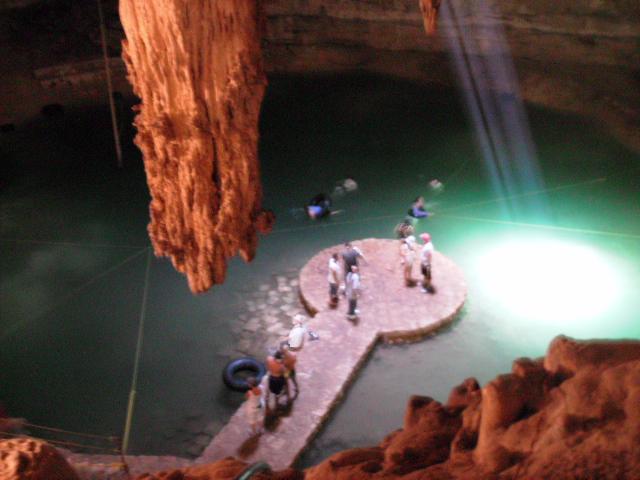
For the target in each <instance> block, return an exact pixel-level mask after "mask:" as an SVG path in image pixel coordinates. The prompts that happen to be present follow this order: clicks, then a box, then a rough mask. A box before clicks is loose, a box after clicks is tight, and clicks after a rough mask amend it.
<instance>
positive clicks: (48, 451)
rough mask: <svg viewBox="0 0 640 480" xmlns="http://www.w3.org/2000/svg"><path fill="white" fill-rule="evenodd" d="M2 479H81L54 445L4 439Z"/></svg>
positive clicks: (0, 464)
mask: <svg viewBox="0 0 640 480" xmlns="http://www.w3.org/2000/svg"><path fill="white" fill-rule="evenodd" d="M0 480H79V479H78V475H76V473H75V472H74V471H73V469H72V468H71V467H70V466H69V464H68V463H67V461H66V460H65V459H64V457H63V456H62V455H61V454H60V453H59V452H58V451H57V450H56V449H55V448H53V447H52V446H51V445H49V444H47V443H44V442H41V441H40V440H34V439H32V438H14V439H11V440H0Z"/></svg>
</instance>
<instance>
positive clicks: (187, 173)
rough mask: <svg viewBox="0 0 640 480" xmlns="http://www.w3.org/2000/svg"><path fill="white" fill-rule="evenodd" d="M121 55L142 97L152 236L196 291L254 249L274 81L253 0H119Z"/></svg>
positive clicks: (265, 218)
mask: <svg viewBox="0 0 640 480" xmlns="http://www.w3.org/2000/svg"><path fill="white" fill-rule="evenodd" d="M120 18H121V20H122V25H123V27H124V31H125V34H126V37H127V38H126V40H124V41H123V58H124V60H125V63H126V65H127V70H128V73H129V76H128V78H129V81H130V82H131V84H132V85H133V88H134V91H135V93H136V94H137V95H138V97H140V99H141V100H142V103H141V104H140V106H139V107H138V108H139V114H138V115H137V117H136V120H135V125H136V127H137V129H138V135H137V136H136V144H137V145H138V147H139V148H140V150H142V154H143V157H144V165H145V170H146V174H147V183H148V184H149V190H150V193H151V205H150V208H149V209H150V215H151V223H150V224H149V235H150V237H151V241H152V243H153V248H154V251H155V253H156V255H158V256H167V257H170V258H171V260H172V262H173V265H174V266H175V268H176V269H177V270H179V271H181V272H183V273H185V274H186V275H187V278H188V280H189V287H190V288H191V290H192V291H193V292H203V291H205V290H207V289H208V288H209V287H211V286H212V285H213V284H216V283H221V282H223V281H224V278H225V273H226V261H227V259H228V258H229V257H231V256H234V255H236V254H237V253H238V252H239V253H240V255H241V256H242V258H243V259H244V260H246V261H250V260H251V259H252V258H253V256H254V255H255V250H256V245H257V232H261V233H266V232H267V231H269V229H270V227H271V223H272V220H273V218H272V215H271V214H270V213H269V212H264V211H262V210H261V196H262V191H261V186H260V181H259V164H258V158H257V146H258V117H259V113H260V106H261V103H262V98H263V95H264V90H265V86H266V77H265V74H264V70H263V65H262V57H261V52H260V41H261V25H262V17H261V13H260V11H259V2H256V1H255V0H216V1H215V2H211V1H200V0H153V1H148V0H121V2H120Z"/></svg>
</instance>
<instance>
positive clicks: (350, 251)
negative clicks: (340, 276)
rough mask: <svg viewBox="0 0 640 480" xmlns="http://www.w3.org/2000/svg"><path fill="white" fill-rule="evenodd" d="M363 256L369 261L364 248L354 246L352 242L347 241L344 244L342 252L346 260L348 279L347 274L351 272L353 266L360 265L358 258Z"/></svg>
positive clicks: (344, 260) (345, 267) (345, 266)
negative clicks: (363, 251) (364, 253)
mask: <svg viewBox="0 0 640 480" xmlns="http://www.w3.org/2000/svg"><path fill="white" fill-rule="evenodd" d="M359 258H362V260H364V261H365V262H366V261H367V259H366V258H364V255H363V253H362V250H360V249H359V248H358V247H354V246H353V245H351V242H347V243H345V244H344V251H343V252H342V261H343V262H344V278H345V280H346V278H347V275H349V273H351V267H357V266H358V259H359Z"/></svg>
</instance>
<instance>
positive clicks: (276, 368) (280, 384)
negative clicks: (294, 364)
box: [265, 350, 289, 409]
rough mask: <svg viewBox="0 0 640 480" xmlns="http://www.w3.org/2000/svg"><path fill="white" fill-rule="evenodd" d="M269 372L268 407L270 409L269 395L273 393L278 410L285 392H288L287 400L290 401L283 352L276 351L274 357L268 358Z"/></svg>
mask: <svg viewBox="0 0 640 480" xmlns="http://www.w3.org/2000/svg"><path fill="white" fill-rule="evenodd" d="M267 372H268V374H269V389H268V390H267V394H266V402H265V403H266V406H267V409H269V408H270V407H269V394H270V393H273V394H274V395H275V397H276V408H278V398H280V395H282V393H283V390H285V391H286V394H287V400H289V391H288V390H287V389H286V387H287V380H286V378H285V377H284V364H283V363H282V352H281V351H280V350H278V351H276V353H274V354H273V356H271V355H270V356H268V357H267Z"/></svg>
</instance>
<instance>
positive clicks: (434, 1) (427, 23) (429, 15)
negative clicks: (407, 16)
mask: <svg viewBox="0 0 640 480" xmlns="http://www.w3.org/2000/svg"><path fill="white" fill-rule="evenodd" d="M419 2H420V11H421V12H422V18H423V20H424V31H425V32H427V35H434V34H435V33H436V29H437V20H438V10H439V9H440V0H419Z"/></svg>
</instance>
